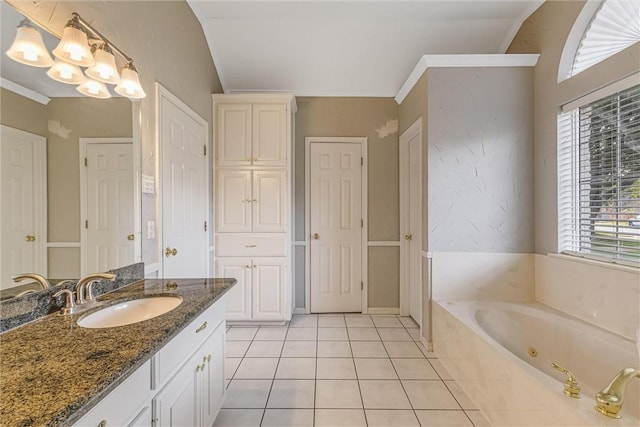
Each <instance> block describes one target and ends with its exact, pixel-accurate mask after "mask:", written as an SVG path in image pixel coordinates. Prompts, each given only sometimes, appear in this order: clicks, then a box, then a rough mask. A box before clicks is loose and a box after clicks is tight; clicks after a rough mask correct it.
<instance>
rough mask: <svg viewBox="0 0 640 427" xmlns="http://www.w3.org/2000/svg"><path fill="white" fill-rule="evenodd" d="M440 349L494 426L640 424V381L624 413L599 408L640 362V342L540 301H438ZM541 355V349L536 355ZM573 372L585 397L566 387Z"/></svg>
mask: <svg viewBox="0 0 640 427" xmlns="http://www.w3.org/2000/svg"><path fill="white" fill-rule="evenodd" d="M433 345H434V352H435V353H436V354H437V356H438V358H439V359H440V360H441V361H442V363H443V365H444V366H445V367H446V368H447V369H448V370H449V372H450V373H451V375H452V376H453V378H454V379H455V380H456V381H458V383H459V384H460V385H461V386H462V388H463V389H464V391H465V392H466V393H467V394H468V395H469V397H471V399H472V400H473V401H474V403H475V404H476V405H477V406H478V407H479V409H481V410H482V411H483V413H484V414H485V416H486V417H487V419H488V420H489V421H490V422H491V424H492V425H494V426H509V427H511V426H575V427H579V426H611V425H613V426H640V420H639V419H640V380H638V379H635V380H632V381H631V382H630V383H629V387H628V388H627V393H626V394H625V400H624V405H623V407H622V411H621V412H620V413H621V415H622V419H620V420H616V419H612V418H608V417H605V416H603V415H601V414H598V413H596V412H595V410H594V406H595V394H596V393H597V392H598V391H599V390H601V389H602V388H604V387H605V386H606V385H607V384H608V383H609V381H611V380H612V379H613V377H614V376H615V374H616V373H617V372H618V371H620V370H621V369H622V368H626V367H635V368H640V360H639V359H640V357H639V355H638V349H637V347H636V343H634V342H633V341H631V340H629V339H627V338H624V337H621V336H619V335H616V334H613V333H611V332H608V331H605V330H603V329H600V328H598V327H596V326H593V325H590V324H588V323H585V322H582V321H580V320H577V319H575V318H572V317H570V316H567V315H565V314H563V313H561V312H559V311H557V310H554V309H552V308H549V307H547V306H545V305H542V304H539V303H512V302H492V301H434V304H433ZM532 355H535V356H532ZM552 362H555V363H557V364H559V365H560V366H562V367H564V368H565V369H568V370H570V371H572V372H573V373H574V375H575V376H576V378H577V381H578V383H579V384H580V386H581V387H582V390H581V398H580V399H572V398H569V397H568V396H566V395H565V394H563V382H564V381H565V379H566V376H565V375H564V374H562V373H560V372H558V371H556V370H555V369H553V368H551V363H552Z"/></svg>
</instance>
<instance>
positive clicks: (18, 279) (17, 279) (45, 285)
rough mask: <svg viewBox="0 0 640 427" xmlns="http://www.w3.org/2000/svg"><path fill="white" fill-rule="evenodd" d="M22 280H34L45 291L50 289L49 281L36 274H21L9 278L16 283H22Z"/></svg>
mask: <svg viewBox="0 0 640 427" xmlns="http://www.w3.org/2000/svg"><path fill="white" fill-rule="evenodd" d="M24 279H32V280H35V281H36V282H38V283H39V284H40V286H42V289H47V288H50V287H51V285H50V284H49V281H48V280H47V279H46V278H45V277H44V276H41V275H40V274H37V273H23V274H18V275H16V276H12V277H11V280H13V281H14V282H16V283H19V282H22V281H23V280H24Z"/></svg>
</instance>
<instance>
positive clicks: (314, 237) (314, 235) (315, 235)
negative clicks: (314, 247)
mask: <svg viewBox="0 0 640 427" xmlns="http://www.w3.org/2000/svg"><path fill="white" fill-rule="evenodd" d="M311 238H312V239H313V240H318V239H319V238H320V235H319V234H318V233H313V235H312V236H311Z"/></svg>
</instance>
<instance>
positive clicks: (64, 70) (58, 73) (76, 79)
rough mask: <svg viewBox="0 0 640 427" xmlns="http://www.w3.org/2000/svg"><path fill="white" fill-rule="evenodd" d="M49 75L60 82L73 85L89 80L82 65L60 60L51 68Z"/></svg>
mask: <svg viewBox="0 0 640 427" xmlns="http://www.w3.org/2000/svg"><path fill="white" fill-rule="evenodd" d="M47 76H49V77H51V78H52V79H53V80H55V81H58V82H60V83H67V84H71V85H79V84H80V83H84V81H85V80H87V79H86V78H85V76H84V74H83V73H82V70H81V69H80V67H78V66H77V65H73V64H69V63H68V62H64V61H60V60H56V63H55V64H53V67H51V68H49V71H47Z"/></svg>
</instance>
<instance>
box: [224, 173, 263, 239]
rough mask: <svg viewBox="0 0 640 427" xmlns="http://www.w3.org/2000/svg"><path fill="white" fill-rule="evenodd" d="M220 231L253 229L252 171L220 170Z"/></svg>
mask: <svg viewBox="0 0 640 427" xmlns="http://www.w3.org/2000/svg"><path fill="white" fill-rule="evenodd" d="M217 182H218V198H217V205H216V207H217V211H216V218H217V221H216V226H217V228H218V232H228V231H231V232H243V231H251V205H255V204H256V203H254V202H253V199H252V198H251V172H250V171H236V170H220V171H218V176H217Z"/></svg>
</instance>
